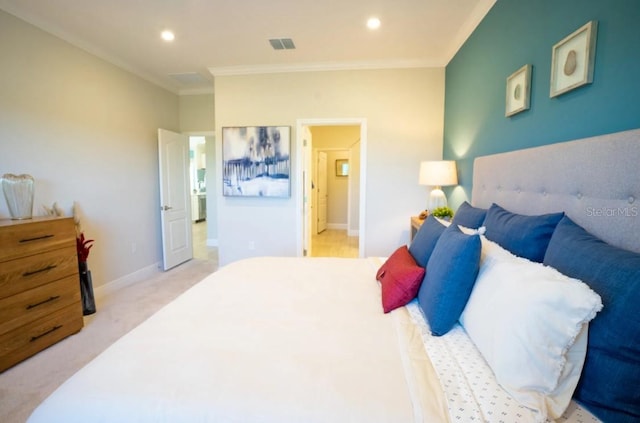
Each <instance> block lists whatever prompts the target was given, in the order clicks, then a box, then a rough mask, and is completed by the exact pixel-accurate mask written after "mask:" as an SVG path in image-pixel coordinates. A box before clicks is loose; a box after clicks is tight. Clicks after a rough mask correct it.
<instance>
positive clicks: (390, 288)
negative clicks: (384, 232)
mask: <svg viewBox="0 0 640 423" xmlns="http://www.w3.org/2000/svg"><path fill="white" fill-rule="evenodd" d="M424 273H425V269H424V268H423V267H420V266H418V265H417V264H416V261H415V260H414V259H413V256H412V255H411V253H409V250H408V249H407V246H406V245H403V246H402V247H400V248H398V249H397V250H396V251H394V253H393V254H391V256H389V258H388V259H387V261H386V262H384V264H383V265H382V266H381V267H380V269H379V270H378V273H377V274H376V279H377V280H379V281H380V283H381V284H382V308H383V310H384V312H385V313H388V312H390V311H391V310H394V309H396V308H398V307H402V306H403V305H406V304H407V303H409V301H411V300H413V299H414V298H415V297H416V295H418V290H419V289H420V284H421V283H422V279H423V278H424Z"/></svg>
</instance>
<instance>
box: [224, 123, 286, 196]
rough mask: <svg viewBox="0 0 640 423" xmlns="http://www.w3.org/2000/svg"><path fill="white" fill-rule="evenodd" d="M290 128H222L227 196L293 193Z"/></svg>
mask: <svg viewBox="0 0 640 423" xmlns="http://www.w3.org/2000/svg"><path fill="white" fill-rule="evenodd" d="M290 148H291V128H290V127H289V126H237V127H225V128H222V166H223V167H222V180H223V182H222V183H223V185H222V193H223V195H224V196H226V197H289V196H290V195H291V182H290V181H291V179H290V173H291V172H290V170H291V159H290V154H289V151H290Z"/></svg>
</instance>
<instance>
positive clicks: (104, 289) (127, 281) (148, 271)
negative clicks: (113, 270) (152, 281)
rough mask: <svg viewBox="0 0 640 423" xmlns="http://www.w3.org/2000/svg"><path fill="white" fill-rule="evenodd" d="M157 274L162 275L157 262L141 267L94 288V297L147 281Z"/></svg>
mask: <svg viewBox="0 0 640 423" xmlns="http://www.w3.org/2000/svg"><path fill="white" fill-rule="evenodd" d="M159 273H162V270H161V269H160V262H157V263H154V264H152V265H149V266H147V267H143V268H142V269H139V270H136V271H135V272H133V273H129V274H128V275H124V276H122V277H121V278H118V279H115V280H112V281H111V282H107V283H105V284H102V285H99V286H97V287H95V289H94V290H95V295H96V296H98V295H105V294H110V293H113V292H116V291H118V290H120V289H122V288H124V287H127V286H129V285H131V284H134V283H136V282H139V281H141V280H144V279H148V278H150V277H152V276H155V275H157V274H159Z"/></svg>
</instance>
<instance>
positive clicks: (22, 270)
mask: <svg viewBox="0 0 640 423" xmlns="http://www.w3.org/2000/svg"><path fill="white" fill-rule="evenodd" d="M77 273H78V252H77V250H76V247H66V248H63V249H60V250H52V251H47V252H45V253H40V254H36V255H35V256H30V257H24V258H20V259H15V260H10V261H7V262H4V263H2V264H1V265H0V298H4V297H9V296H11V295H14V294H17V293H19V292H22V291H26V290H28V289H32V288H35V287H37V286H40V285H44V284H46V283H48V282H52V281H55V280H58V279H62V278H64V277H65V276H70V275H77Z"/></svg>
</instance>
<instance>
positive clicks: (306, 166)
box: [296, 118, 367, 257]
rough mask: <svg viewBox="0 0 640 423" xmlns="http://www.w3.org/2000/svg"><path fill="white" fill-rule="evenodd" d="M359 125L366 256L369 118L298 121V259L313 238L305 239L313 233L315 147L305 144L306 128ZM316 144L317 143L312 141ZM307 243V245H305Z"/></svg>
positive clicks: (362, 241)
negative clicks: (312, 176) (311, 206)
mask: <svg viewBox="0 0 640 423" xmlns="http://www.w3.org/2000/svg"><path fill="white" fill-rule="evenodd" d="M356 125H357V126H359V127H360V195H359V199H360V207H359V211H358V214H359V225H358V237H359V239H358V256H359V257H365V248H364V246H365V239H366V232H365V228H366V224H365V223H366V222H365V210H366V186H367V181H366V176H367V119H366V118H333V119H297V121H296V150H297V154H296V156H297V160H296V161H297V163H298V166H297V171H296V180H297V184H296V197H297V198H298V201H297V208H298V210H297V213H296V215H297V224H296V226H297V233H298V234H297V251H298V256H300V257H302V256H304V253H305V251H306V250H308V249H309V245H308V244H310V243H311V239H310V237H308V236H307V237H305V230H306V231H307V234H309V233H310V232H311V230H310V228H311V226H310V224H311V213H310V211H309V208H308V207H306V206H307V204H308V203H309V202H310V201H311V197H310V196H311V177H310V175H311V150H312V148H313V146H312V145H307V146H305V145H304V141H305V138H306V137H305V133H306V131H305V129H304V128H305V127H309V126H356ZM312 142H313V141H312ZM305 243H307V245H305Z"/></svg>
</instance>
